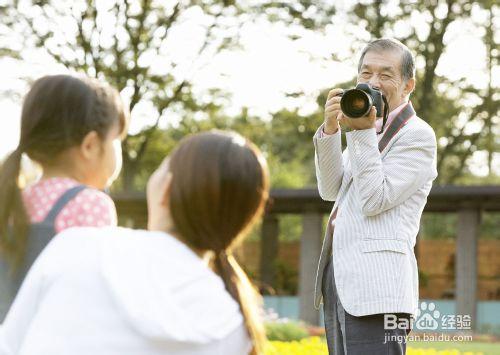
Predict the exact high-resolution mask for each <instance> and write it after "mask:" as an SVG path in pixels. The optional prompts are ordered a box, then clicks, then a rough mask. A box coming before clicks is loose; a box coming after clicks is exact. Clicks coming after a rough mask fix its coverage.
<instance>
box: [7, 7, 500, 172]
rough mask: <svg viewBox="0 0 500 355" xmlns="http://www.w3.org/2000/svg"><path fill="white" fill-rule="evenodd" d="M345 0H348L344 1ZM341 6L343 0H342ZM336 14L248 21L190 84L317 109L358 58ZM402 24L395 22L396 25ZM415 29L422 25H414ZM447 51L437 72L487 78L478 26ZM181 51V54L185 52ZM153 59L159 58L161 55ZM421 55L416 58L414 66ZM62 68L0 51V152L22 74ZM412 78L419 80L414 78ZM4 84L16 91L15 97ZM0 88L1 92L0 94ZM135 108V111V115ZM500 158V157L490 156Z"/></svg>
mask: <svg viewBox="0 0 500 355" xmlns="http://www.w3.org/2000/svg"><path fill="white" fill-rule="evenodd" d="M347 3H348V2H347ZM343 6H348V4H347V5H346V1H344V3H343ZM483 17H484V14H481V13H475V15H474V21H484V18H483ZM345 21H346V20H345V18H344V17H342V16H339V17H337V18H336V19H335V24H331V25H328V26H326V28H325V30H324V33H319V32H318V33H313V32H309V33H305V34H303V37H302V38H301V39H300V40H297V41H292V40H290V39H288V38H287V37H286V36H285V32H286V31H287V29H286V28H284V27H283V25H280V24H268V23H265V22H256V23H248V24H246V25H245V26H243V28H242V32H241V43H242V46H241V49H239V50H233V51H224V52H222V53H220V54H219V55H217V56H215V57H213V58H211V60H210V61H209V62H207V63H204V65H203V66H202V67H200V68H197V70H195V71H194V72H193V73H192V74H191V75H192V81H193V82H194V87H195V92H197V93H199V94H200V95H201V94H203V92H205V91H206V90H207V89H209V88H212V87H218V88H221V89H223V90H225V91H227V92H230V93H231V95H232V99H231V101H230V102H231V105H230V107H229V108H228V111H229V112H230V113H231V112H232V113H237V112H239V111H240V110H241V107H247V108H249V110H250V113H252V114H255V115H259V116H260V117H263V118H264V119H266V118H268V117H269V115H270V113H272V112H274V111H277V110H279V109H281V108H283V107H287V108H293V107H299V108H300V110H301V111H302V112H303V113H307V112H312V111H314V110H315V109H316V106H315V98H316V97H317V95H318V94H319V92H320V91H321V90H324V89H325V88H331V87H334V86H335V84H337V83H340V82H343V81H347V80H349V79H351V78H353V77H354V76H355V75H356V64H357V58H356V57H352V56H349V49H350V46H351V42H350V41H351V39H350V38H349V36H348V35H346V33H345V31H344V29H345V28H346V25H347V23H346V22H345ZM419 21H423V19H419V18H418V16H417V17H415V18H412V22H415V23H416V24H417V28H422V31H425V26H418V23H419ZM395 30H398V31H399V30H401V31H404V28H402V29H395ZM178 31H179V35H178V36H175V38H177V40H178V43H177V44H176V46H175V48H178V53H179V54H178V55H179V56H182V55H183V52H186V53H187V52H189V51H190V48H189V45H188V44H187V43H190V41H186V36H189V34H187V33H188V32H186V33H185V34H184V37H183V34H182V33H183V32H182V28H180V29H178ZM421 35H422V36H424V35H425V33H421ZM444 40H445V43H446V51H445V54H444V55H443V57H442V60H441V61H440V62H439V65H438V67H437V73H438V74H439V75H444V76H446V77H448V78H449V79H451V80H458V79H460V78H466V79H467V81H468V82H470V83H471V84H474V85H475V86H477V87H482V86H483V87H484V85H485V83H486V82H487V80H486V79H487V75H486V63H485V59H484V58H485V51H486V49H485V46H484V44H483V43H482V40H481V33H479V32H478V31H477V30H475V27H474V25H473V24H472V23H470V22H460V23H453V24H452V25H451V26H450V29H449V31H448V32H447V35H446V37H445V39H444ZM332 52H336V53H340V55H339V56H340V57H341V58H343V59H344V60H343V61H342V62H336V61H333V60H325V59H324V58H330V57H331V55H330V54H331V53H332ZM186 55H187V54H186ZM151 63H152V65H161V61H157V62H155V59H154V58H153V59H152V62H151ZM421 65H422V63H418V62H417V67H418V66H421ZM64 72H67V70H66V69H65V68H64V67H62V66H61V65H58V64H56V63H54V62H53V61H52V60H51V59H50V57H48V56H46V55H44V54H43V53H42V52H41V51H37V52H32V53H29V55H28V56H27V58H26V59H25V60H23V61H22V62H19V61H15V60H12V59H7V58H3V59H0V78H1V79H2V80H0V112H1V113H2V116H1V117H2V118H1V120H2V122H1V125H0V157H2V156H5V154H7V152H9V151H10V150H13V149H15V147H16V145H17V142H18V138H19V118H20V111H21V97H22V95H24V93H26V92H27V90H28V85H27V84H26V81H25V80H24V79H20V78H29V79H31V80H32V79H35V78H37V77H40V76H42V75H46V74H55V73H64ZM493 77H494V86H495V87H497V88H498V87H499V86H500V72H499V71H498V70H497V72H496V73H495V74H494V76H493ZM417 85H418V83H417ZM7 91H12V92H15V93H16V95H15V96H14V97H12V96H9V95H7V98H5V97H3V98H2V96H5V93H6V92H7ZM292 92H304V95H303V96H301V97H299V98H295V99H290V98H289V97H287V96H286V93H292ZM2 93H3V94H4V95H2ZM134 116H135V117H134ZM132 117H133V120H132V125H131V127H130V131H131V132H132V133H133V132H137V131H138V130H140V129H141V127H143V126H144V125H147V124H148V123H151V121H152V117H151V115H148V108H147V107H142V108H141V107H139V108H138V109H137V112H133V113H132ZM495 159H497V160H496V161H497V162H498V163H499V164H498V165H499V166H500V158H499V157H498V156H496V158H495ZM472 165H473V171H474V173H476V174H478V175H484V174H486V172H487V170H486V166H485V161H484V158H483V157H481V153H480V152H478V153H476V156H475V157H474V159H473V164H472Z"/></svg>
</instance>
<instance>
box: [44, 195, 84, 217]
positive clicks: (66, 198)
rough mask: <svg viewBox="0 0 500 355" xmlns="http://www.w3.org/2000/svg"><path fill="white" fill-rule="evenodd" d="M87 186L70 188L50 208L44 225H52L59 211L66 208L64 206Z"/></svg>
mask: <svg viewBox="0 0 500 355" xmlns="http://www.w3.org/2000/svg"><path fill="white" fill-rule="evenodd" d="M86 188H87V186H85V185H78V186H75V187H72V188H70V189H68V190H67V191H66V192H64V193H63V194H62V196H61V197H59V199H58V200H57V201H56V203H54V206H52V209H51V210H50V211H49V213H48V214H47V217H45V220H44V223H49V224H54V222H55V220H56V218H57V215H58V214H59V212H61V210H62V209H63V208H64V206H66V204H67V203H68V202H69V201H71V200H72V199H73V197H75V196H76V195H78V194H79V193H80V192H81V191H83V190H85V189H86Z"/></svg>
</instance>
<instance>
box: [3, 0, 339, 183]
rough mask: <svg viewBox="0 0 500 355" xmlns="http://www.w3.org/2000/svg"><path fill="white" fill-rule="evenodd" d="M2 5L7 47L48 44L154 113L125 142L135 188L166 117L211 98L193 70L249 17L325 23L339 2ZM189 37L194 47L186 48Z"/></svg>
mask: <svg viewBox="0 0 500 355" xmlns="http://www.w3.org/2000/svg"><path fill="white" fill-rule="evenodd" d="M0 10H1V15H2V16H1V20H2V26H1V30H2V31H4V32H5V36H7V37H8V38H9V41H8V42H9V43H10V45H8V44H9V43H0V47H2V48H3V49H2V50H1V51H0V53H1V54H4V55H17V56H20V58H21V59H25V56H29V55H33V53H34V52H33V51H32V49H34V48H35V49H36V48H38V49H41V50H42V51H43V52H45V53H47V54H49V55H50V56H51V57H52V58H53V59H54V60H55V61H56V62H58V63H60V64H62V65H64V66H65V67H66V68H68V69H70V70H73V71H76V72H83V73H85V74H87V75H89V76H93V77H98V78H103V79H105V80H107V81H108V82H110V83H111V84H112V85H113V86H115V87H116V88H118V90H119V91H120V92H122V94H126V95H128V97H129V103H130V104H129V106H130V111H131V113H132V117H133V120H137V119H139V118H140V117H139V118H136V117H137V116H149V118H150V119H149V120H145V122H144V125H145V126H146V127H144V128H143V129H140V130H139V132H137V133H135V134H132V135H129V136H128V137H127V138H126V139H125V141H124V143H123V148H124V149H123V174H122V186H123V189H125V190H130V189H133V188H134V184H135V180H136V178H137V176H138V175H139V174H140V172H141V164H142V161H143V159H145V158H144V157H145V156H146V155H147V154H146V152H147V151H148V148H149V144H150V141H151V140H152V139H153V137H154V136H155V135H156V134H157V130H158V129H159V128H160V127H161V126H162V124H163V123H162V121H165V120H166V117H168V116H182V117H184V116H193V115H194V114H195V113H201V114H202V115H204V113H205V112H206V109H207V105H209V104H207V103H206V102H202V100H200V99H199V98H198V97H195V95H193V88H192V77H193V75H194V73H195V72H196V70H197V69H198V68H200V67H202V66H203V65H205V64H206V63H207V62H208V61H210V59H211V58H213V56H214V55H215V54H217V53H219V52H220V51H222V50H225V49H228V48H231V47H234V46H236V45H237V44H238V43H239V32H240V29H241V27H242V26H243V24H245V23H247V22H249V21H252V20H255V19H258V18H261V19H265V20H269V21H281V22H285V23H287V24H289V25H291V26H292V27H297V28H299V27H300V28H312V27H315V26H320V25H323V22H321V21H319V20H317V19H322V20H323V21H327V20H328V18H329V16H330V14H331V13H332V11H333V7H332V6H331V5H328V2H327V1H319V2H318V1H304V0H297V1H294V2H285V1H283V2H280V1H265V2H256V1H255V2H254V1H244V2H236V1H227V0H207V1H197V0H184V1H175V2H174V1H158V0H156V1H155V0H135V1H132V0H116V1H110V2H98V1H95V0H78V1H71V2H68V1H62V0H31V1H17V0H8V1H5V2H4V4H3V6H1V7H0ZM181 38H183V39H182V42H183V46H182V47H183V48H184V49H188V50H187V53H181V51H180V49H179V45H178V43H179V41H180V39H181ZM176 41H177V42H176ZM19 43H22V44H23V46H24V47H25V49H22V50H21V49H19V48H17V47H16V46H18V44H19ZM176 43H177V45H176ZM27 49H28V50H27ZM30 50H31V51H30ZM35 53H37V52H35ZM210 95H211V99H215V98H216V97H217V96H218V95H219V96H220V95H221V93H220V92H217V90H214V91H212V92H211V93H210ZM205 116H206V114H205Z"/></svg>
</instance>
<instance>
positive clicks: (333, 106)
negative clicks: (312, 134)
mask: <svg viewBox="0 0 500 355" xmlns="http://www.w3.org/2000/svg"><path fill="white" fill-rule="evenodd" d="M343 92H344V90H342V89H339V88H335V89H332V90H330V91H329V92H328V97H327V98H326V104H325V123H324V125H323V131H324V132H325V133H326V134H334V133H335V132H337V131H338V129H339V122H338V119H339V118H340V117H339V115H340V114H342V111H340V99H341V96H339V95H341V94H342V93H343Z"/></svg>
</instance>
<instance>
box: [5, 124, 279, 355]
mask: <svg viewBox="0 0 500 355" xmlns="http://www.w3.org/2000/svg"><path fill="white" fill-rule="evenodd" d="M268 193H269V178H268V171H267V165H266V162H265V159H264V157H263V156H262V153H260V151H259V150H258V149H257V148H256V147H255V146H254V145H253V144H252V143H250V142H249V141H247V140H245V139H244V138H242V137H241V136H239V135H236V134H232V133H225V132H205V133H201V134H197V135H193V136H190V137H188V138H184V139H183V140H182V142H181V143H180V144H179V146H178V148H177V149H175V151H174V152H173V153H172V155H171V158H170V159H169V160H165V161H164V163H163V164H162V165H161V166H160V167H159V168H158V170H157V171H156V172H155V173H154V174H153V175H152V176H151V178H150V180H149V183H148V189H147V198H148V228H149V231H144V230H131V229H125V228H118V227H107V228H73V229H68V230H66V231H64V232H62V233H61V234H60V235H59V236H57V237H56V238H54V240H53V241H52V242H51V243H50V244H49V246H48V247H47V248H45V250H44V251H43V253H42V254H41V255H40V257H39V258H38V259H37V261H36V263H35V264H34V265H33V267H32V268H31V270H30V272H29V274H28V275H27V277H26V280H25V281H24V283H23V286H22V288H21V290H20V292H19V294H18V295H17V298H16V300H15V302H14V304H13V305H12V308H11V309H10V311H9V313H8V315H7V318H6V320H5V322H4V324H3V325H2V326H1V327H0V354H5V355H11V354H12V355H14V354H19V353H22V354H24V355H40V354H72V355H84V354H85V355H87V354H92V355H137V354H148V355H162V354H169V355H186V354H190V355H214V354H217V355H219V354H220V355H244V354H249V353H251V354H254V355H261V354H263V353H264V343H265V335H264V328H263V324H262V322H261V320H260V319H259V298H260V297H259V296H258V295H257V293H256V291H255V289H254V288H253V287H252V286H251V284H250V282H249V280H248V278H247V276H246V275H245V273H244V271H243V270H242V269H241V268H240V267H239V265H238V263H237V262H236V260H235V259H234V258H233V256H232V254H231V249H232V248H233V247H234V245H235V243H236V242H238V239H240V238H241V237H243V236H244V235H245V232H246V231H248V229H249V228H250V227H251V226H252V225H253V223H254V222H255V221H256V219H257V218H258V217H259V216H260V215H261V213H262V211H263V207H264V205H265V203H266V200H267V198H268ZM209 261H211V262H212V263H211V264H212V265H213V267H212V268H210V267H209V265H210V264H209ZM214 271H215V273H214Z"/></svg>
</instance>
